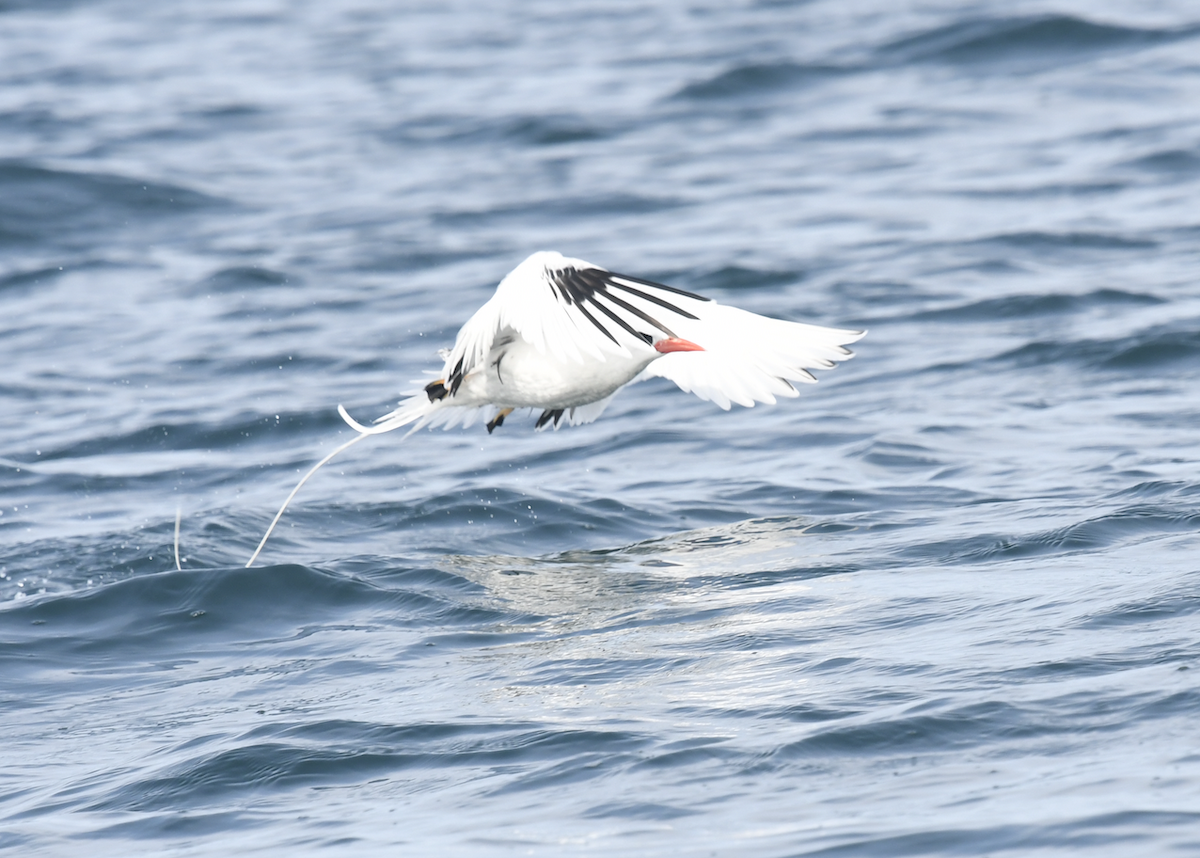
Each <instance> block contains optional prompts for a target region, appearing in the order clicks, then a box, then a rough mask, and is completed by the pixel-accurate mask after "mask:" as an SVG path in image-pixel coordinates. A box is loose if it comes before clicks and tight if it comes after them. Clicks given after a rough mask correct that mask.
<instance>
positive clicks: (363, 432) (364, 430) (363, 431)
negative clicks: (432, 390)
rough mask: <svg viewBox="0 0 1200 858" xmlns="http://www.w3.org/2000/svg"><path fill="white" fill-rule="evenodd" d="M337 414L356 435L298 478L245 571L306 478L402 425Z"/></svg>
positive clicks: (418, 426) (410, 431) (248, 561)
mask: <svg viewBox="0 0 1200 858" xmlns="http://www.w3.org/2000/svg"><path fill="white" fill-rule="evenodd" d="M338 414H340V415H342V419H343V420H345V421H346V422H347V423H348V424H350V427H351V428H352V429H354V431H356V432H358V434H357V435H355V436H354V437H353V438H351V439H350V440H349V441H347V442H346V443H345V444H342V445H341V446H340V447H337V448H336V449H334V451H333V452H332V453H330V454H329V455H328V456H326V457H325V458H324V459H322V460H321V461H319V462H317V463H316V464H315V465H313V466H312V469H311V470H309V472H308V473H307V474H305V475H304V476H303V477H301V478H300V482H298V483H296V487H295V488H294V489H292V493H291V494H290V495H288V496H287V500H285V501H284V502H283V506H281V507H280V508H279V512H277V513H275V518H274V519H273V520H272V521H271V526H270V527H268V528H267V532H266V533H264V534H263V538H262V541H261V542H259V543H258V548H255V549H254V553H253V554H251V555H250V559H249V560H247V561H246V568H247V569H249V568H250V567H251V566H253V565H254V561H255V560H257V559H258V555H259V554H260V553H261V552H262V550H263V546H264V545H266V544H267V539H268V538H270V536H271V532H272V531H273V530H275V525H277V524H279V519H281V518H283V512H284V510H286V509H287V508H288V504H290V503H291V502H292V498H294V497H295V496H296V492H298V491H300V487H301V486H303V485H304V484H305V483H307V482H308V478H309V477H311V476H312V475H313V474H315V473H316V472H317V471H318V470H320V469H321V466H322V465H325V464H327V463H328V462H329V460H330V459H332V458H333V457H334V456H336V455H337V454H338V453H340V452H342V450H345V449H346V448H347V447H352V446H353V445H355V444H357V443H358V442H359V441H361V440H362V439H363V438H366V437H368V436H370V435H381V434H383V433H384V432H390V431H392V430H393V429H396V428H399V427H400V426H402V425H404V424H403V423H398V422H394V421H393V422H384V423H381V424H380V425H379V426H364V425H362V424H361V423H359V422H358V421H357V420H355V419H354V418H353V417H351V416H350V414H349V413H348V412H347V411H346V409H345V408H344V407H343V406H341V405H339V406H338ZM422 425H424V424H423V423H422V422H420V421H418V422H417V425H416V426H414V427H413V428H412V429H409V430H408V432H406V433H405V434H404V438H407V437H408V436H409V435H411V434H412V433H413V432H416V431H417V430H418V429H420V428H421V426H422ZM404 438H401V439H400V440H401V441H403V440H404ZM178 553H179V552H178V550H176V556H178Z"/></svg>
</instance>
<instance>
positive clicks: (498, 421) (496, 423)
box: [487, 408, 513, 435]
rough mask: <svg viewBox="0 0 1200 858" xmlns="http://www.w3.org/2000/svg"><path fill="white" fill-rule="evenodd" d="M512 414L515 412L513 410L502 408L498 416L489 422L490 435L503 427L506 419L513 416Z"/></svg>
mask: <svg viewBox="0 0 1200 858" xmlns="http://www.w3.org/2000/svg"><path fill="white" fill-rule="evenodd" d="M512 412H513V410H512V409H511V408H501V409H500V410H499V411H497V412H496V416H495V417H493V418H492V419H491V420H489V421H488V424H487V430H488V434H489V435H491V434H492V432H494V431H495V430H496V429H497V428H498V427H500V426H503V425H504V418H505V417H507V416H508V415H510V414H512Z"/></svg>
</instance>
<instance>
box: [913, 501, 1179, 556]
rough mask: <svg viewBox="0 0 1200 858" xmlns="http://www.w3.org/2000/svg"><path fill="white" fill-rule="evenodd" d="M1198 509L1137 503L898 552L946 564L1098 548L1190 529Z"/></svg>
mask: <svg viewBox="0 0 1200 858" xmlns="http://www.w3.org/2000/svg"><path fill="white" fill-rule="evenodd" d="M1197 525H1200V513H1195V512H1191V511H1181V510H1180V509H1178V508H1175V507H1170V506H1162V505H1152V504H1139V505H1135V506H1129V507H1124V508H1122V509H1119V510H1116V511H1114V512H1111V513H1107V514H1105V515H1101V516H1097V517H1095V518H1089V519H1086V520H1084V521H1080V522H1077V523H1075V524H1071V525H1067V526H1064V527H1054V528H1048V529H1045V530H1040V531H1034V532H1032V533H1026V534H1020V535H1012V534H998V533H990V534H989V533H981V534H978V535H974V536H968V537H964V538H961V539H952V540H944V541H939V542H935V543H926V544H914V545H912V546H909V547H907V548H904V549H901V550H900V552H899V556H903V557H915V558H920V559H922V560H924V561H936V562H938V563H944V564H949V565H959V564H968V563H991V562H998V561H1007V560H1013V559H1019V558H1026V557H1040V556H1046V555H1053V556H1057V555H1070V554H1081V553H1084V554H1086V553H1092V552H1096V551H1103V550H1106V549H1109V548H1112V547H1114V546H1117V545H1130V544H1138V543H1141V542H1146V541H1149V540H1153V539H1161V538H1163V537H1167V536H1172V535H1174V534H1178V533H1190V532H1192V531H1194V530H1195V529H1196V527H1197Z"/></svg>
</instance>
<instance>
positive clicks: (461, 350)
mask: <svg viewBox="0 0 1200 858" xmlns="http://www.w3.org/2000/svg"><path fill="white" fill-rule="evenodd" d="M710 303H711V302H709V301H708V300H707V299H705V298H702V297H700V296H699V295H693V294H692V293H690V292H684V291H682V290H679V289H674V288H672V287H670V286H663V285H662V284H659V283H653V282H650V281H648V280H641V279H639V278H634V277H627V276H625V275H621V274H614V273H612V272H610V271H605V270H604V269H602V268H598V267H596V266H595V265H592V264H591V263H589V262H584V261H583V260H582V259H571V258H570V257H566V256H563V255H562V254H560V253H553V252H539V253H535V254H533V255H532V256H530V257H529V258H528V259H526V260H525V261H524V262H522V263H521V264H520V265H518V266H517V267H516V268H514V269H513V270H512V272H511V273H509V275H508V276H507V277H505V278H504V279H503V280H501V281H500V285H499V286H497V287H496V292H495V294H494V295H492V297H491V298H490V299H489V300H488V302H487V303H486V304H484V305H483V306H482V307H480V308H479V310H478V311H477V312H476V313H475V315H473V316H472V317H471V318H470V319H468V320H467V323H466V324H465V325H463V327H462V330H460V331H459V332H458V337H457V339H456V340H455V343H454V348H452V349H451V350H450V352H449V354H448V355H447V357H446V364H445V367H444V375H443V378H445V379H446V384H447V387H449V388H451V389H452V390H456V389H457V386H456V384H455V380H456V379H458V380H459V381H460V383H461V378H462V377H463V376H465V375H467V374H469V373H470V372H471V371H472V370H473V369H475V368H476V367H479V366H482V365H483V362H484V361H485V360H486V358H487V355H488V352H489V351H490V350H491V347H492V343H493V342H494V341H495V338H496V335H497V333H499V332H500V331H501V330H503V329H505V328H511V329H512V330H514V331H516V332H517V333H518V334H520V336H521V337H522V338H523V339H524V340H525V341H526V342H528V343H530V344H531V345H533V346H534V348H536V349H537V350H538V351H539V352H541V353H542V354H548V355H550V356H552V357H555V358H557V359H559V360H571V361H575V362H577V363H583V362H584V361H588V360H596V361H604V360H605V358H606V356H610V355H611V356H620V357H623V358H628V357H629V356H630V350H631V349H644V348H646V346H648V345H650V343H651V341H652V340H653V339H657V338H659V337H662V336H664V335H666V336H675V333H673V331H674V330H675V328H676V324H677V323H678V322H680V321H694V320H695V319H696V318H698V317H697V316H696V314H695V308H696V307H697V306H703V305H708V304H710Z"/></svg>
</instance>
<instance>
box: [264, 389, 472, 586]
mask: <svg viewBox="0 0 1200 858" xmlns="http://www.w3.org/2000/svg"><path fill="white" fill-rule="evenodd" d="M337 410H338V414H340V415H341V416H342V419H343V420H345V421H346V423H347V424H349V426H350V428H351V429H353V430H354V431H355V432H357V433H358V434H357V435H355V436H354V437H353V438H351V439H350V440H349V441H347V442H346V443H344V444H342V445H341V446H340V447H337V448H335V449H334V450H333V452H331V453H330V454H329V455H327V456H326V457H325V458H324V459H322V460H321V461H319V462H317V463H316V464H315V465H313V466H312V468H311V469H310V470H309V472H308V473H307V474H305V475H304V476H303V477H301V478H300V482H298V483H296V487H295V488H294V489H292V493H291V494H289V495H288V496H287V499H286V500H285V501H284V502H283V506H281V507H280V508H279V512H277V513H276V514H275V518H274V519H273V520H272V521H271V525H270V527H268V528H267V532H266V533H264V534H263V538H262V541H261V542H259V543H258V548H256V549H254V554H252V555H251V556H250V560H249V561H248V562H247V563H246V566H251V565H252V564H253V563H254V561H255V560H257V559H258V555H259V554H260V553H261V552H262V550H263V546H264V545H266V544H267V539H268V538H269V537H270V536H271V532H272V531H274V530H275V525H277V524H279V520H280V519H281V518H283V513H284V510H286V509H287V508H288V504H290V503H291V502H292V498H294V497H295V496H296V493H297V492H299V491H300V487H301V486H303V485H304V484H305V483H307V482H308V480H309V478H310V477H311V476H312V475H313V474H315V473H316V472H317V471H318V470H320V468H321V467H322V466H323V465H325V464H327V463H328V462H329V461H330V460H331V459H332V458H333V457H334V456H336V455H337V454H338V453H340V452H342V451H343V450H345V449H346V448H347V447H350V446H351V445H353V444H357V443H358V442H359V441H361V440H362V439H363V438H366V437H367V436H368V435H382V434H383V433H384V432H391V431H392V430H393V429H399V428H400V427H401V426H409V425H411V426H412V428H411V429H409V430H408V432H406V433H405V434H404V437H405V438H407V437H408V436H409V435H411V434H412V433H414V432H416V431H417V430H418V429H420V428H422V427H423V426H430V425H434V426H436V425H441V424H445V426H446V428H447V429H449V428H450V427H451V426H456V425H458V424H460V423H461V424H464V425H470V423H471V422H472V421H473V420H474V418H475V417H476V416H477V415H478V413H479V409H478V408H472V407H462V406H455V405H453V404H452V403H447V402H445V401H444V400H433V401H431V400H430V399H429V397H428V396H426V395H425V393H424V391H422V392H420V393H418V394H416V395H414V396H410V397H409V398H408V399H405V400H404V401H402V402H401V403H400V407H398V408H397V409H396V410H394V411H391V412H389V413H387V414H385V415H383V416H382V417H380V418H379V419H377V420H376V421H375V423H374V425H371V426H364V425H363V424H362V423H359V422H358V421H357V420H355V419H354V418H353V417H351V416H350V412H348V411H347V410H346V407H345V406H344V405H338V407H337ZM401 440H403V439H401Z"/></svg>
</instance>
